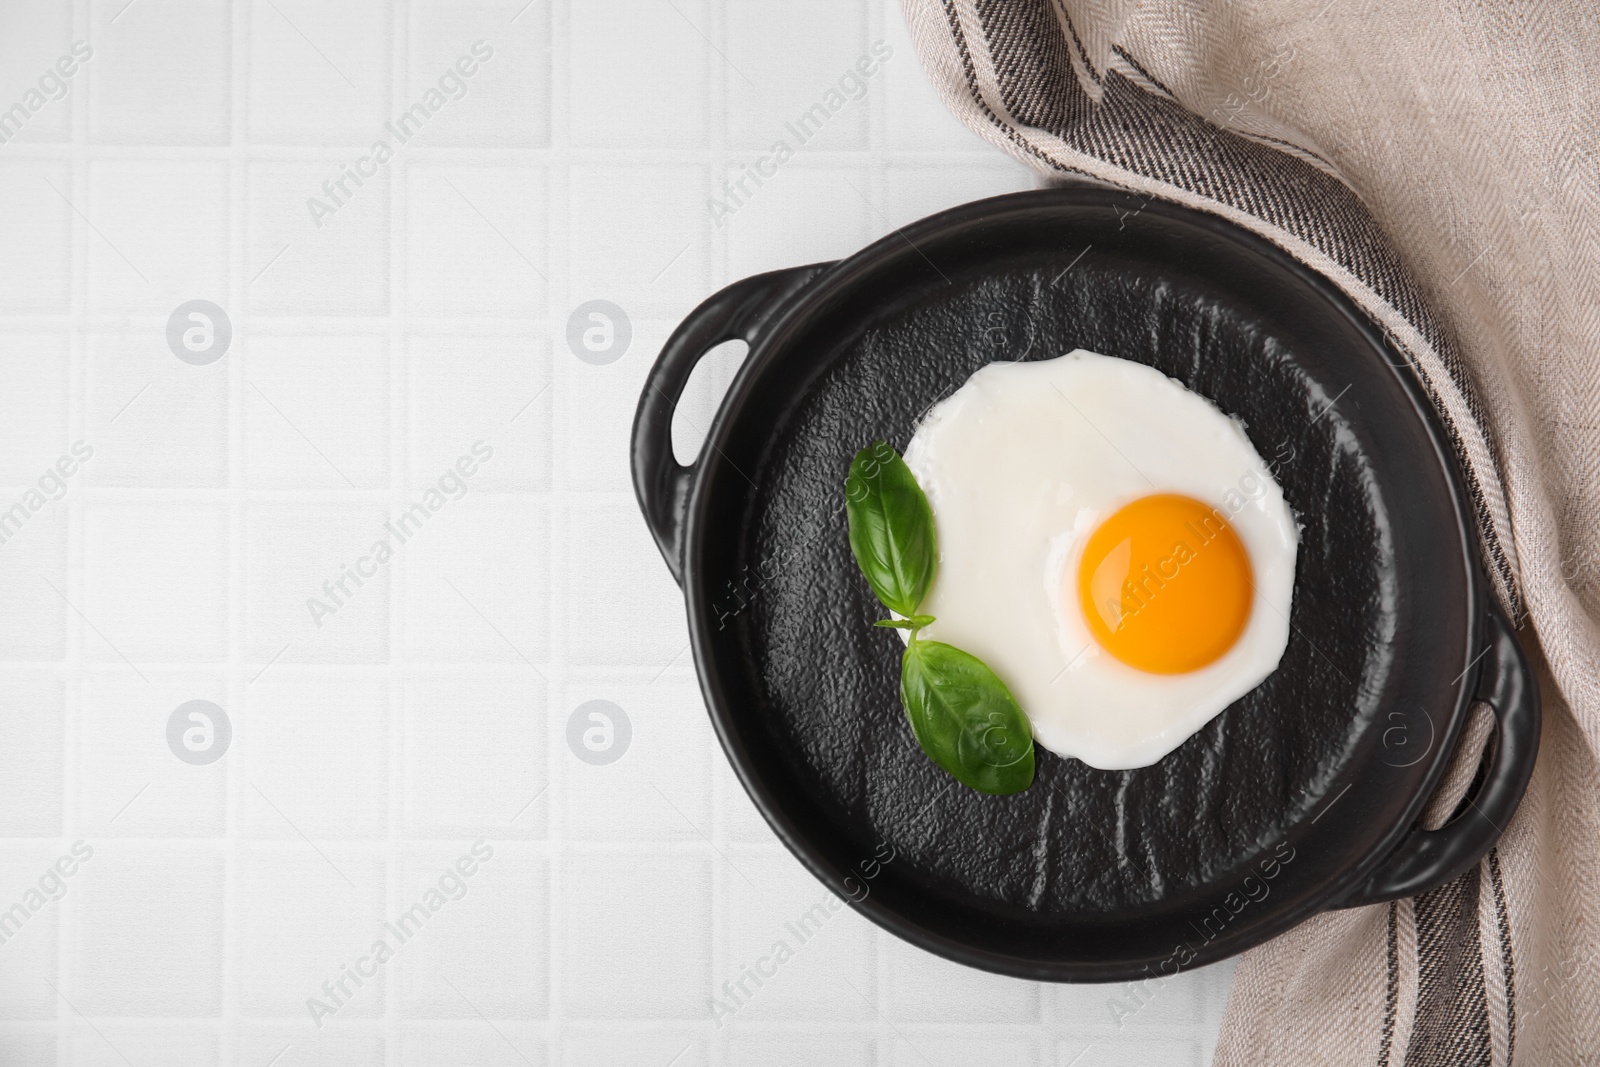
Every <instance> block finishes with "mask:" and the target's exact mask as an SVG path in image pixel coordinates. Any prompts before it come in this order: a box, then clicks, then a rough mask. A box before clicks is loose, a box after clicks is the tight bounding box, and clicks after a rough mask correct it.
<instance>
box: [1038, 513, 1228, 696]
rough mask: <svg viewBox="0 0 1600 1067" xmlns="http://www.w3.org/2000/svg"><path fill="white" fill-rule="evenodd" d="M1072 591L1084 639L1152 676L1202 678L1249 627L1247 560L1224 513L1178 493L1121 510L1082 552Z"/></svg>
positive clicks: (1065, 591) (1069, 594) (1068, 591)
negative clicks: (1090, 637) (1190, 674)
mask: <svg viewBox="0 0 1600 1067" xmlns="http://www.w3.org/2000/svg"><path fill="white" fill-rule="evenodd" d="M1063 577H1064V578H1066V581H1064V582H1063V583H1062V584H1063V585H1065V586H1067V588H1066V589H1063V590H1062V592H1063V594H1064V599H1066V600H1067V602H1068V603H1071V600H1072V597H1073V595H1074V593H1075V594H1076V599H1077V601H1078V603H1079V604H1080V605H1081V606H1082V609H1083V616H1084V619H1085V620H1086V621H1087V622H1088V624H1089V632H1090V633H1091V634H1093V635H1094V639H1095V640H1096V641H1097V642H1099V644H1100V646H1101V647H1102V648H1104V649H1105V650H1106V651H1107V652H1109V653H1111V655H1113V656H1115V657H1116V658H1117V659H1119V660H1121V661H1122V662H1123V663H1126V664H1128V665H1129V666H1130V667H1136V668H1138V669H1139V670H1142V671H1149V672H1151V673H1153V674H1183V673H1185V672H1188V671H1194V670H1199V669H1200V668H1201V667H1204V666H1206V665H1207V664H1209V663H1212V662H1214V661H1215V660H1217V659H1218V658H1220V657H1221V656H1222V655H1223V653H1225V652H1227V651H1228V649H1230V648H1232V647H1233V645H1234V642H1236V641H1237V640H1238V639H1239V635H1240V634H1242V633H1243V632H1244V628H1245V624H1246V623H1248V622H1249V621H1250V607H1251V603H1252V601H1253V600H1254V596H1253V594H1254V589H1255V586H1254V581H1253V578H1252V574H1251V570H1250V557H1249V555H1248V554H1247V553H1246V552H1245V548H1244V545H1243V544H1242V543H1240V541H1239V535H1238V534H1236V533H1234V532H1233V527H1231V526H1229V525H1228V523H1227V520H1226V519H1224V518H1223V516H1222V513H1221V512H1219V511H1218V510H1217V509H1216V508H1214V507H1212V506H1211V505H1209V504H1206V503H1203V502H1201V501H1199V500H1196V499H1194V498H1193V497H1188V496H1182V495H1180V494H1177V493H1157V494H1154V495H1152V496H1146V497H1141V498H1140V499H1138V500H1135V501H1134V502H1133V503H1131V504H1128V505H1126V506H1125V507H1123V508H1122V509H1121V510H1119V511H1117V512H1116V513H1115V514H1113V515H1111V516H1110V517H1109V518H1107V519H1106V520H1105V521H1104V522H1102V523H1101V524H1100V526H1099V527H1098V528H1096V530H1095V531H1094V533H1092V534H1090V535H1089V540H1088V542H1087V544H1086V545H1085V546H1084V550H1083V559H1082V562H1081V563H1080V564H1079V566H1078V573H1077V575H1076V576H1075V578H1076V586H1077V588H1076V589H1075V590H1074V589H1072V588H1071V586H1070V585H1069V584H1068V583H1070V582H1073V580H1074V576H1073V575H1071V574H1070V568H1069V573H1068V574H1066V575H1064V576H1063Z"/></svg>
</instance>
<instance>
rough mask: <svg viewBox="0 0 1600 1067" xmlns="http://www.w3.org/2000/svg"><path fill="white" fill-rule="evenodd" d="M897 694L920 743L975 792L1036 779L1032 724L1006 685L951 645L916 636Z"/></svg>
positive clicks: (1018, 786)
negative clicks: (898, 693) (1030, 724)
mask: <svg viewBox="0 0 1600 1067" xmlns="http://www.w3.org/2000/svg"><path fill="white" fill-rule="evenodd" d="M900 701H901V703H903V704H904V705H905V708H906V715H907V717H908V718H910V720H911V731H912V733H914V734H916V735H917V743H918V744H920V745H921V746H922V750H923V751H924V752H926V753H927V754H928V756H929V758H931V759H932V760H933V762H935V763H937V764H938V765H939V766H941V767H943V768H944V769H945V770H947V771H949V772H950V774H951V775H952V776H953V777H954V778H955V779H956V781H958V782H960V783H962V784H963V785H967V786H971V787H972V788H973V789H976V790H977V791H978V792H980V793H997V794H1001V793H1020V792H1021V791H1022V790H1024V789H1026V788H1028V786H1029V785H1031V784H1033V731H1032V730H1030V729H1029V727H1028V717H1027V716H1026V715H1024V714H1023V713H1022V708H1020V707H1019V706H1018V705H1017V701H1016V698H1015V697H1013V696H1012V695H1011V690H1009V689H1007V688H1006V684H1005V683H1004V682H1002V681H1001V680H1000V678H999V676H997V675H996V674H995V673H994V672H993V671H991V670H990V669H989V668H988V667H987V666H985V665H984V662H983V661H982V660H980V659H978V658H977V657H976V656H974V655H971V654H970V653H967V652H963V651H961V649H959V648H956V647H955V646H954V645H947V644H944V643H943V642H940V641H926V640H919V639H916V638H913V639H912V641H911V643H910V644H909V645H907V646H906V651H905V656H904V657H903V658H902V659H901V661H900Z"/></svg>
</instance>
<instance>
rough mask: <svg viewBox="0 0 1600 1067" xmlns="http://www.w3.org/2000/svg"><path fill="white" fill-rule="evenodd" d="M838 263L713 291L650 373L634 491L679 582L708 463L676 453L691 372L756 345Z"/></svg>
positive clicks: (637, 423) (639, 419)
mask: <svg viewBox="0 0 1600 1067" xmlns="http://www.w3.org/2000/svg"><path fill="white" fill-rule="evenodd" d="M830 266H832V264H831V263H816V264H812V265H810V266H806V267H791V268H790V269H788V270H779V271H773V272H771V273H769V274H757V275H753V276H752V277H749V278H746V279H744V280H743V281H739V282H734V283H733V284H732V285H730V286H728V287H727V288H726V289H723V290H722V291H721V292H719V293H716V294H715V295H713V296H711V297H708V298H707V299H706V301H705V302H704V303H702V304H701V305H700V306H699V307H697V308H695V309H694V310H693V311H691V312H689V315H688V317H687V318H685V319H684V320H683V322H682V323H680V324H679V326H678V328H677V329H676V330H674V331H673V333H672V336H671V337H669V338H667V343H666V344H665V345H663V346H662V348H661V354H660V355H659V356H657V357H656V362H655V365H654V366H653V367H651V368H650V371H649V373H648V374H646V375H645V379H644V390H643V392H642V394H641V395H640V397H639V410H638V412H637V413H636V414H635V415H634V417H633V491H634V493H635V494H636V495H637V496H638V498H639V508H640V510H642V511H643V512H644V520H645V522H646V523H648V524H649V526H650V533H651V534H652V535H654V536H655V539H656V547H658V548H660V549H661V555H662V558H664V559H665V560H666V561H667V569H668V570H669V571H671V572H672V577H673V580H674V581H676V582H677V583H678V584H679V585H682V584H683V524H684V518H685V511H686V509H687V507H688V503H689V490H690V488H691V487H692V486H693V485H694V478H695V473H696V471H698V470H699V467H700V460H699V459H696V460H695V461H694V462H693V463H691V464H690V465H689V466H687V467H685V466H683V465H682V464H681V463H679V462H678V461H677V460H676V459H674V458H673V455H672V413H673V411H674V410H676V408H677V406H678V400H679V398H680V397H682V395H683V389H684V386H685V385H687V384H688V383H689V375H690V373H691V372H692V371H693V370H694V368H695V364H697V363H699V362H700V360H701V358H702V357H703V356H705V354H706V353H707V352H709V351H711V350H712V349H713V348H715V347H716V346H717V345H720V344H722V343H723V342H724V341H736V340H737V341H744V342H745V343H747V344H748V345H749V346H750V348H751V349H752V350H754V349H755V347H756V342H757V341H758V340H759V339H760V338H761V336H762V335H763V334H764V333H765V330H766V327H767V326H768V324H770V323H771V322H772V320H773V319H774V318H775V317H776V312H777V311H778V309H780V308H781V307H782V306H783V305H784V304H786V303H787V302H788V299H789V297H791V296H793V295H794V294H795V293H796V292H798V291H799V290H800V289H802V288H804V287H805V286H806V285H808V284H810V282H811V279H812V278H815V277H816V276H817V275H818V274H820V273H821V272H822V271H823V270H825V269H827V268H828V267H830ZM714 432H715V431H714V428H713V433H714ZM710 436H711V435H710V434H708V435H707V439H708V440H709V438H710Z"/></svg>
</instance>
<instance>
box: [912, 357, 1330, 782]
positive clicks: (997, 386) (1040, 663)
mask: <svg viewBox="0 0 1600 1067" xmlns="http://www.w3.org/2000/svg"><path fill="white" fill-rule="evenodd" d="M905 460H906V463H907V464H908V465H909V466H910V468H911V470H912V472H913V473H914V474H915V475H916V477H917V480H918V482H919V483H920V484H921V485H922V488H923V490H924V492H926V493H927V495H928V502H929V504H930V505H931V506H932V508H933V515H934V523H935V526H936V528H937V533H938V546H939V564H938V569H937V572H936V573H935V576H934V581H933V585H932V586H931V588H930V589H929V591H928V595H927V596H926V597H925V598H924V600H923V602H922V606H921V608H920V609H919V610H920V611H921V612H922V613H923V614H927V615H933V616H935V617H936V618H937V621H936V622H934V623H933V624H932V625H930V626H928V627H927V628H926V629H924V630H923V631H922V636H924V637H927V638H931V639H933V640H937V641H946V642H949V643H950V644H953V645H956V646H958V647H960V648H963V649H965V650H966V651H968V652H970V653H972V654H973V655H975V656H977V657H979V658H980V659H982V660H983V661H984V662H985V663H987V664H988V665H989V666H990V668H991V669H993V670H994V671H995V673H996V674H998V675H999V676H1000V677H1001V678H1002V679H1003V680H1004V681H1005V682H1006V684H1007V685H1008V686H1009V687H1010V689H1011V692H1012V694H1013V695H1015V696H1016V698H1017V701H1018V703H1019V704H1021V706H1022V709H1023V710H1024V711H1025V712H1026V713H1027V715H1028V719H1029V721H1030V722H1031V723H1032V726H1033V732H1034V738H1035V740H1036V741H1037V742H1038V743H1039V744H1041V745H1043V746H1044V747H1046V748H1048V749H1050V750H1051V751H1052V752H1055V753H1057V754H1059V755H1062V756H1074V757H1077V758H1078V759H1080V760H1082V761H1084V762H1085V763H1087V764H1089V765H1090V766H1092V767H1098V768H1102V769H1105V770H1121V769H1126V768H1131V767H1145V766H1148V765H1150V764H1152V763H1155V762H1156V761H1157V760H1159V759H1161V758H1162V757H1163V756H1165V755H1166V754H1167V753H1169V752H1171V751H1172V750H1173V749H1175V748H1177V747H1178V746H1179V745H1180V744H1182V743H1183V742H1184V741H1185V740H1187V739H1188V738H1189V737H1191V736H1192V735H1193V734H1194V733H1195V731H1197V730H1199V729H1200V728H1201V727H1202V726H1204V725H1205V724H1206V723H1207V722H1209V721H1210V720H1211V719H1212V717H1213V716H1215V715H1216V714H1217V713H1218V712H1220V711H1222V709H1224V708H1225V707H1227V706H1228V705H1229V704H1231V703H1232V702H1233V701H1235V700H1237V699H1238V698H1239V697H1241V696H1243V695H1244V694H1245V693H1247V692H1249V691H1250V690H1251V689H1254V688H1255V687H1256V686H1257V685H1259V684H1260V683H1261V681H1262V680H1263V679H1265V678H1266V677H1267V676H1268V675H1269V674H1271V673H1272V672H1273V671H1274V670H1276V669H1277V666H1278V662H1279V660H1280V659H1281V658H1282V656H1283V651H1284V648H1285V647H1286V646H1287V645H1288V640H1289V607H1290V601H1291V597H1292V595H1293V592H1294V569H1295V555H1296V550H1297V546H1298V541H1299V533H1298V530H1297V528H1296V526H1295V521H1294V516H1293V514H1292V513H1291V511H1290V510H1289V505H1288V504H1287V503H1286V502H1285V501H1284V499H1283V492H1282V490H1281V489H1280V488H1279V486H1278V484H1277V482H1276V481H1274V480H1273V478H1272V476H1271V474H1270V473H1269V471H1268V469H1267V466H1266V464H1265V463H1263V462H1262V460H1261V457H1260V456H1259V455H1258V454H1257V453H1256V450H1255V448H1254V447H1253V446H1252V445H1251V443H1250V440H1249V438H1247V437H1246V436H1245V433H1244V430H1243V428H1242V427H1241V426H1240V425H1239V423H1238V422H1236V421H1235V420H1233V419H1230V418H1229V417H1228V416H1226V415H1224V414H1223V413H1222V412H1220V411H1218V410H1217V409H1216V407H1214V406H1213V405H1212V404H1211V403H1210V402H1209V401H1207V400H1206V399H1205V398H1203V397H1201V396H1199V395H1197V394H1195V393H1193V392H1190V391H1189V390H1188V389H1187V388H1185V387H1184V386H1183V385H1182V383H1180V382H1178V381H1176V380H1174V379H1172V378H1168V377H1167V376H1166V375H1164V374H1162V373H1161V372H1160V371H1157V370H1155V369H1154V368H1152V367H1147V366H1145V365H1143V364H1141V363H1133V362H1130V361H1128V360H1122V359H1114V358H1112V357H1109V356H1103V355H1099V354H1097V353H1094V352H1089V351H1086V350H1083V349H1078V350H1076V351H1074V352H1071V353H1068V354H1067V355H1065V356H1061V357H1059V358H1057V359H1049V360H1039V361H1036V362H1029V363H991V364H989V365H988V366H986V367H983V368H982V369H980V370H979V371H977V372H976V373H975V374H973V375H972V377H971V378H969V379H968V380H967V381H966V383H965V384H963V385H962V386H961V388H960V389H958V390H957V391H956V392H955V393H954V394H952V395H951V396H950V397H948V398H947V399H945V400H943V401H941V402H940V403H939V404H937V405H936V406H935V407H934V408H933V409H932V410H931V411H930V412H929V413H928V415H927V416H926V417H925V418H924V419H923V421H922V423H921V425H919V426H918V428H917V430H916V432H915V434H914V435H913V436H912V438H911V443H910V444H909V445H908V446H907V448H906V451H905ZM1152 493H1183V494H1185V495H1187V496H1191V497H1194V498H1196V499H1198V500H1201V501H1204V502H1206V503H1208V504H1211V505H1213V506H1214V507H1217V508H1218V509H1219V510H1220V511H1221V513H1222V514H1223V515H1224V516H1225V517H1226V518H1227V520H1228V522H1229V524H1230V525H1231V526H1232V527H1233V529H1234V532H1235V533H1236V534H1237V535H1238V536H1239V539H1240V541H1241V542H1243V544H1244V547H1245V550H1246V552H1248V554H1249V557H1250V564H1251V567H1252V570H1253V571H1254V583H1255V593H1254V598H1253V601H1252V605H1251V612H1250V618H1249V621H1248V622H1247V623H1246V626H1245V630H1244V632H1243V633H1242V634H1241V635H1240V637H1239V639H1238V641H1237V642H1236V643H1235V644H1234V645H1233V647H1232V648H1231V649H1229V650H1228V651H1227V652H1226V653H1224V654H1223V655H1222V656H1221V657H1220V658H1219V659H1217V660H1216V661H1214V662H1212V663H1211V664H1208V665H1207V666H1205V667H1203V668H1201V669H1199V670H1196V671H1192V672H1189V673H1187V674H1167V675H1163V674H1151V673H1147V672H1145V671H1141V670H1138V669H1137V668H1134V667H1130V666H1128V665H1126V664H1124V663H1122V662H1121V661H1119V660H1117V659H1116V658H1115V657H1113V656H1112V655H1111V654H1110V653H1109V652H1107V651H1106V650H1105V649H1103V648H1102V647H1101V646H1100V645H1099V644H1098V643H1096V641H1095V640H1094V638H1093V637H1092V636H1091V634H1090V631H1089V628H1088V624H1087V622H1086V621H1085V620H1084V618H1083V614H1082V610H1081V608H1080V606H1079V603H1078V599H1077V597H1076V596H1075V595H1072V596H1070V597H1068V598H1066V599H1065V600H1063V598H1062V596H1061V590H1062V588H1063V584H1062V578H1063V574H1064V573H1071V574H1073V575H1075V574H1076V573H1077V566H1078V561H1079V558H1080V557H1081V554H1082V551H1083V546H1084V543H1085V541H1086V540H1087V539H1088V537H1089V535H1090V534H1091V533H1092V532H1093V531H1094V530H1095V528H1096V527H1098V526H1099V525H1100V523H1101V522H1103V521H1104V520H1105V519H1106V518H1107V517H1109V516H1110V515H1111V514H1112V513H1113V512H1115V511H1117V510H1118V509H1119V508H1121V507H1123V506H1124V505H1126V504H1128V503H1130V502H1131V501H1133V500H1136V499H1138V498H1139V497H1143V496H1147V495H1150V494H1152ZM1068 568H1071V570H1070V571H1068V570H1067V569H1068ZM1068 588H1071V589H1074V590H1075V589H1076V583H1075V582H1073V583H1071V584H1070V585H1069V586H1068ZM902 636H904V634H903V633H902Z"/></svg>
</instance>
